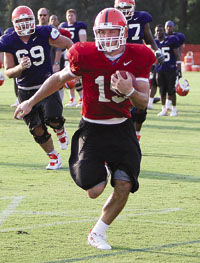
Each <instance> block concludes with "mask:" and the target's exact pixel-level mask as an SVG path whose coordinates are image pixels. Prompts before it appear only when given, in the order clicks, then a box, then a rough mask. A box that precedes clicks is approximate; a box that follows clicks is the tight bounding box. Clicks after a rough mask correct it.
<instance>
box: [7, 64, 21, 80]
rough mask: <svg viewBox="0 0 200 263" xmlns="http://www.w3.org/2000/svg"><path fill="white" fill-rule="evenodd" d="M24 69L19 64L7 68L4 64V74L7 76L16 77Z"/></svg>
mask: <svg viewBox="0 0 200 263" xmlns="http://www.w3.org/2000/svg"><path fill="white" fill-rule="evenodd" d="M23 70H24V69H23V68H22V66H21V64H19V65H17V66H15V67H13V68H7V67H6V66H5V74H6V76H7V77H8V78H16V77H18V76H20V74H21V73H22V71H23Z"/></svg>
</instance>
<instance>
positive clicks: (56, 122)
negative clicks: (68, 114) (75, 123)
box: [45, 116, 65, 130]
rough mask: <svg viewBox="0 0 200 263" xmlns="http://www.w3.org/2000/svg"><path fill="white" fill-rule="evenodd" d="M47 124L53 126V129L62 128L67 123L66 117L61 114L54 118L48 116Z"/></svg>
mask: <svg viewBox="0 0 200 263" xmlns="http://www.w3.org/2000/svg"><path fill="white" fill-rule="evenodd" d="M45 123H46V125H48V126H49V127H51V128H52V129H57V130H59V129H61V128H62V127H63V125H64V123H65V118H64V117H62V116H60V117H53V118H46V119H45Z"/></svg>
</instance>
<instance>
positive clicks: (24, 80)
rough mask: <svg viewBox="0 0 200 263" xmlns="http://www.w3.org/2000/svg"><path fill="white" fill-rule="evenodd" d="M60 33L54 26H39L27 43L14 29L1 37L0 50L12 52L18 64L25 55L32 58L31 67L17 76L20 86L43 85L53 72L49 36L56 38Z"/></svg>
mask: <svg viewBox="0 0 200 263" xmlns="http://www.w3.org/2000/svg"><path fill="white" fill-rule="evenodd" d="M59 35H60V33H59V32H58V30H57V29H55V28H52V26H37V27H36V30H35V33H34V34H32V35H30V38H29V40H28V42H27V43H24V42H23V41H22V40H21V39H20V38H19V36H18V35H17V33H16V32H15V31H14V30H13V31H12V32H11V33H9V34H5V35H3V36H2V37H1V38H0V52H7V53H11V54H12V55H13V57H14V60H15V63H16V65H18V64H19V63H20V61H21V59H22V57H23V56H28V57H29V58H30V60H31V66H30V68H27V69H25V70H24V71H23V72H22V73H21V75H20V76H19V77H17V84H18V86H21V87H33V86H38V85H41V84H42V83H43V82H44V81H45V79H47V78H48V77H49V76H50V75H51V74H52V66H51V60H50V48H51V46H50V45H49V38H52V39H56V38H57V37H58V36H59Z"/></svg>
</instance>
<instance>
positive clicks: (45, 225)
mask: <svg viewBox="0 0 200 263" xmlns="http://www.w3.org/2000/svg"><path fill="white" fill-rule="evenodd" d="M133 210H134V209H133ZM136 210H139V209H136ZM153 210H156V209H153ZM158 210H161V211H159V212H158V213H159V214H160V213H162V214H163V213H170V212H175V211H178V210H180V208H168V209H163V210H162V209H158ZM129 211H130V210H129ZM131 211H132V210H131ZM155 212H157V210H156V211H155ZM155 212H154V214H155ZM146 214H149V212H148V213H137V214H131V215H132V216H138V215H146ZM151 214H153V212H152V213H151ZM128 216H130V214H128ZM79 218H80V217H79ZM98 218H99V217H90V218H85V219H79V220H70V221H64V222H54V223H49V224H41V225H33V226H24V227H17V228H16V227H15V228H12V227H10V228H6V229H0V233H1V232H12V231H19V230H28V229H35V228H40V227H51V226H56V225H65V224H72V223H83V222H93V221H96V220H97V219H98ZM117 220H127V214H126V215H121V216H119V217H118V219H117ZM133 220H134V221H136V222H138V221H139V222H144V223H154V224H166V225H167V224H168V225H180V226H188V227H200V224H188V223H179V222H163V221H150V220H137V219H133Z"/></svg>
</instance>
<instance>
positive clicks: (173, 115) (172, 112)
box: [170, 110, 178, 117]
mask: <svg viewBox="0 0 200 263" xmlns="http://www.w3.org/2000/svg"><path fill="white" fill-rule="evenodd" d="M170 116H171V117H176V116H178V112H177V110H172V111H171V113H170Z"/></svg>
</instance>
